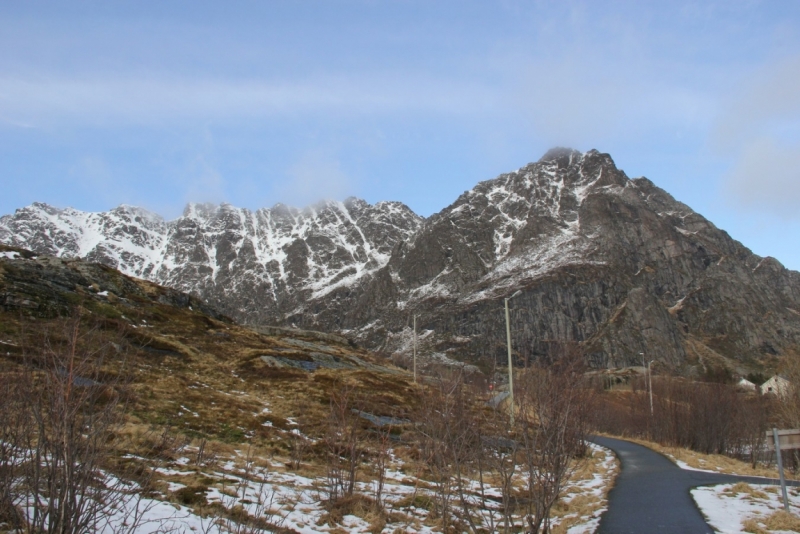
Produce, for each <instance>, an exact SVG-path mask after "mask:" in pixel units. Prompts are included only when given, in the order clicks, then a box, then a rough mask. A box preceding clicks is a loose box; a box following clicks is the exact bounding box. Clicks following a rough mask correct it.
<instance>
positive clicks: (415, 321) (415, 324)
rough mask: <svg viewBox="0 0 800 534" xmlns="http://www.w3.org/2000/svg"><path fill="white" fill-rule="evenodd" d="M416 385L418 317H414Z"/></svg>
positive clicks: (415, 381)
mask: <svg viewBox="0 0 800 534" xmlns="http://www.w3.org/2000/svg"><path fill="white" fill-rule="evenodd" d="M413 322H414V383H415V384H416V383H417V316H416V315H414V321H413Z"/></svg>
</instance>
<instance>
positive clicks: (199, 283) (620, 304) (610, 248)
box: [0, 149, 800, 369]
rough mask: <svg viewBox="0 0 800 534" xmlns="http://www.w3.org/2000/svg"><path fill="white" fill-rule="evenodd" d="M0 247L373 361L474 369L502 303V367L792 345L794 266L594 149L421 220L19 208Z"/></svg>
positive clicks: (515, 176)
mask: <svg viewBox="0 0 800 534" xmlns="http://www.w3.org/2000/svg"><path fill="white" fill-rule="evenodd" d="M0 241H3V242H7V243H12V244H17V245H20V246H24V247H27V248H31V249H33V250H36V251H37V252H41V253H49V254H55V255H61V256H81V257H86V258H89V259H93V260H96V261H100V262H102V263H105V264H108V265H112V266H115V267H119V268H120V269H122V270H123V271H124V272H126V273H129V274H133V275H135V276H141V277H145V278H148V279H151V280H154V281H157V282H160V283H164V284H167V285H170V286H172V287H176V288H179V289H183V290H187V291H191V292H192V293H194V294H195V295H198V296H200V297H202V298H204V299H207V300H208V301H209V302H211V303H212V304H213V305H215V306H216V307H218V308H220V309H222V310H223V311H225V312H227V313H229V314H231V315H233V316H235V317H236V318H238V319H241V320H246V321H249V322H251V323H268V324H273V325H289V326H298V327H302V328H311V329H315V330H326V331H338V332H341V333H344V334H345V335H346V336H348V337H349V338H350V339H352V340H354V341H357V342H358V343H361V344H364V345H365V346H368V347H371V348H375V349H380V350H383V351H386V352H389V353H396V352H401V353H402V352H406V351H408V350H410V342H409V340H410V335H411V332H410V328H409V327H410V323H411V321H410V318H411V316H412V315H418V320H417V324H418V327H419V330H420V333H421V334H423V335H422V339H423V341H422V342H421V343H422V346H421V351H422V352H426V353H428V354H431V353H441V354H444V355H446V356H447V357H451V358H456V359H459V360H462V361H468V362H471V363H476V364H479V365H481V366H483V367H484V368H485V369H486V368H488V367H490V366H491V365H492V363H491V362H493V361H495V360H499V361H502V359H503V358H504V357H505V356H504V355H505V326H504V322H503V321H504V319H503V313H502V310H501V308H502V302H503V298H505V297H508V296H510V295H512V294H514V293H515V292H516V291H517V290H521V294H520V295H519V296H517V297H515V298H514V299H513V300H512V301H511V305H512V312H511V313H512V323H513V326H512V332H513V344H514V347H515V354H516V357H517V358H518V362H520V363H522V362H523V361H525V360H526V359H531V358H541V357H545V356H548V355H551V354H553V353H554V351H556V352H557V351H559V350H563V344H564V343H567V342H574V343H577V344H580V346H581V347H582V348H583V350H584V352H585V353H586V354H587V357H588V358H589V361H590V362H591V363H592V365H594V366H596V367H601V368H604V367H620V366H625V365H635V364H637V363H640V362H641V360H642V353H644V354H645V355H646V356H645V357H646V358H649V359H656V360H659V361H661V362H663V363H664V364H667V365H669V366H672V367H682V366H685V365H687V362H688V365H694V364H698V365H700V364H703V359H704V358H706V359H707V358H709V357H711V356H713V357H714V358H717V357H719V358H721V359H723V360H724V361H728V362H730V363H731V365H733V366H745V367H747V366H757V365H758V364H759V363H760V362H762V361H764V359H765V358H769V357H771V356H775V355H780V354H784V353H787V351H791V350H794V349H795V348H797V347H800V273H797V272H793V271H788V270H787V269H785V268H783V266H781V265H780V263H778V262H777V261H776V260H774V259H772V258H761V257H758V256H756V255H754V254H752V253H751V252H750V251H749V250H748V249H747V248H745V247H744V246H743V245H742V244H740V243H739V242H737V241H734V240H733V239H731V238H730V236H728V234H727V233H725V232H724V231H722V230H719V229H718V228H716V227H715V226H714V225H713V224H712V223H711V222H709V221H708V220H706V219H705V218H703V217H702V216H701V215H699V214H697V213H695V212H694V211H692V210H691V209H690V208H689V207H687V206H686V205H684V204H682V203H680V202H677V201H676V200H675V199H673V198H672V197H671V196H670V195H669V194H668V193H666V192H665V191H663V190H662V189H660V188H658V187H657V186H656V185H654V184H653V183H652V182H651V181H650V180H648V179H646V178H636V179H629V178H628V177H627V176H626V175H625V173H624V172H622V171H621V170H619V169H617V167H616V166H615V164H614V162H613V160H612V159H611V157H610V156H609V155H608V154H603V153H600V152H597V151H589V152H587V153H580V152H577V151H574V150H568V149H555V150H552V151H550V152H548V153H547V154H545V155H544V156H543V157H542V158H541V159H540V160H539V161H538V162H536V163H532V164H530V165H528V166H526V167H523V168H521V169H519V170H517V171H515V172H512V173H508V174H504V175H501V176H499V177H497V178H495V179H493V180H488V181H485V182H481V183H479V184H478V185H477V186H476V187H475V188H473V189H472V190H470V191H467V192H465V193H464V194H463V195H461V196H460V197H459V198H458V199H457V200H456V201H455V202H454V203H453V204H452V205H450V206H448V207H447V208H445V209H444V210H442V211H441V212H439V213H437V214H435V215H433V216H431V217H430V218H428V219H426V220H422V219H421V218H420V217H418V216H416V215H414V214H413V213H412V212H411V211H410V210H408V208H406V207H405V206H403V205H402V204H398V203H379V204H376V205H374V206H370V205H368V204H366V203H365V202H363V201H359V200H356V199H350V200H348V201H346V202H345V203H335V202H328V203H325V204H321V205H319V206H316V207H312V208H306V209H305V210H296V209H294V208H288V207H285V206H280V205H279V206H276V207H274V208H272V209H270V210H259V211H257V212H249V211H247V210H241V209H238V208H234V207H232V206H229V205H221V206H205V205H191V206H189V207H188V208H187V210H186V212H185V213H184V216H183V217H181V218H179V219H178V220H176V221H171V222H164V221H163V220H161V219H160V218H158V217H156V216H153V215H150V214H147V213H145V212H142V211H141V210H136V209H135V208H129V207H120V208H117V210H112V211H111V212H108V213H104V214H82V213H81V212H76V211H74V210H55V209H54V208H50V207H48V206H44V205H33V206H29V207H28V208H24V209H22V210H18V211H17V213H16V214H14V215H11V216H6V217H3V218H2V219H0Z"/></svg>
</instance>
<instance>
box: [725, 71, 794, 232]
mask: <svg viewBox="0 0 800 534" xmlns="http://www.w3.org/2000/svg"><path fill="white" fill-rule="evenodd" d="M752 79H753V80H754V81H753V82H751V83H749V84H747V85H746V88H745V89H744V90H743V91H741V93H740V94H739V95H737V96H736V97H735V98H734V99H732V102H731V104H730V105H729V106H728V108H727V109H726V110H725V112H724V113H723V114H721V115H720V117H719V120H718V122H717V123H716V125H715V127H714V130H713V132H712V135H711V140H712V144H713V146H714V148H715V149H716V150H717V151H719V152H721V153H723V154H730V155H731V156H732V157H733V164H732V166H731V168H730V170H729V172H728V173H727V174H725V175H724V176H723V180H722V187H723V192H724V194H725V196H726V198H727V199H728V201H730V202H732V203H733V204H734V205H736V206H738V207H741V208H744V209H747V210H749V211H752V212H756V213H761V214H765V215H768V216H773V217H778V218H781V219H800V210H798V209H797V206H798V205H800V126H798V125H800V57H794V58H790V59H788V60H784V61H781V62H777V63H773V64H770V65H768V66H767V67H765V68H762V69H761V70H760V71H758V72H757V73H755V75H754V76H753V77H752Z"/></svg>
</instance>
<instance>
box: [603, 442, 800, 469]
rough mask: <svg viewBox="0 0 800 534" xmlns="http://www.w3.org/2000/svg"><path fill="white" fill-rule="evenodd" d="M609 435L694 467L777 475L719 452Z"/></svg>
mask: <svg viewBox="0 0 800 534" xmlns="http://www.w3.org/2000/svg"><path fill="white" fill-rule="evenodd" d="M610 437H616V438H620V439H625V440H628V441H632V442H634V443H638V444H639V445H644V446H645V447H647V448H649V449H652V450H654V451H656V452H660V453H661V454H663V455H664V456H666V457H668V458H670V459H672V460H673V461H676V460H680V461H682V462H685V463H686V464H687V465H689V466H690V467H693V468H695V469H705V470H708V471H714V472H717V473H725V474H728V475H743V476H755V477H765V478H776V477H777V475H778V473H777V468H775V469H768V468H765V467H760V466H759V467H756V468H755V469H753V467H752V466H751V465H750V463H748V462H743V461H741V460H737V459H735V458H730V457H728V456H723V455H721V454H703V453H700V452H696V451H692V450H689V449H684V448H680V447H667V446H664V445H660V444H658V443H654V442H652V441H646V440H643V439H637V438H629V437H620V436H610ZM785 474H786V478H787V479H789V480H796V479H797V477H796V476H793V475H792V473H791V472H789V471H786V473H785Z"/></svg>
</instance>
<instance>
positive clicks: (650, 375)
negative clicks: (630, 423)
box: [647, 360, 655, 417]
mask: <svg viewBox="0 0 800 534" xmlns="http://www.w3.org/2000/svg"><path fill="white" fill-rule="evenodd" d="M654 361H655V360H650V363H648V364H647V382H648V384H649V385H650V417H653V362H654Z"/></svg>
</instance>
